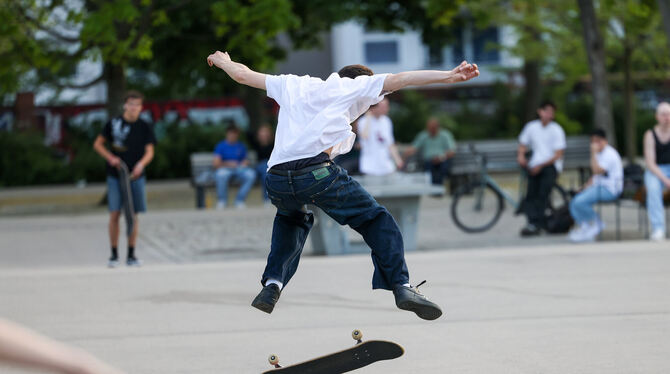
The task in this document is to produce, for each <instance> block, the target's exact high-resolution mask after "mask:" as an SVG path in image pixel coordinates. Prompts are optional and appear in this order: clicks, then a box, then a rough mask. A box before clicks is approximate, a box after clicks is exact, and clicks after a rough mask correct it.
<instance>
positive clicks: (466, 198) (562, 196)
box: [451, 145, 568, 233]
mask: <svg viewBox="0 0 670 374" xmlns="http://www.w3.org/2000/svg"><path fill="white" fill-rule="evenodd" d="M470 151H471V153H472V155H473V157H474V158H475V161H476V163H477V164H478V165H479V172H478V173H477V174H476V175H477V177H476V179H475V180H474V181H472V182H469V183H466V184H464V185H462V186H460V187H459V188H457V190H456V191H455V192H454V195H453V200H452V202H451V218H452V219H453V221H454V223H455V224H456V226H458V228H460V229H461V230H463V231H465V232H467V233H477V232H483V231H486V230H488V229H490V228H491V227H493V226H494V225H495V224H496V223H497V222H498V220H499V219H500V216H501V215H502V212H503V210H504V209H505V201H507V202H508V203H509V204H510V205H512V206H513V207H514V209H515V214H516V215H518V214H520V213H521V212H522V210H523V201H524V199H525V195H524V194H525V191H526V188H525V183H526V181H527V177H526V176H527V173H526V171H525V169H522V173H521V176H520V183H519V198H518V199H517V200H515V199H514V198H513V197H512V196H510V195H509V194H508V193H507V192H505V191H504V190H503V189H502V188H501V187H500V185H498V183H496V181H495V180H494V179H493V178H491V176H489V174H488V171H487V168H486V162H487V159H486V155H485V154H481V153H479V152H477V151H476V150H475V148H474V146H473V145H470ZM549 196H550V198H549V207H548V209H549V210H550V212H553V211H555V210H556V209H558V208H560V207H563V206H565V205H567V204H568V194H567V192H566V191H565V190H564V189H563V188H562V187H561V186H560V185H558V184H557V183H554V186H553V187H552V189H551V192H550V195H549Z"/></svg>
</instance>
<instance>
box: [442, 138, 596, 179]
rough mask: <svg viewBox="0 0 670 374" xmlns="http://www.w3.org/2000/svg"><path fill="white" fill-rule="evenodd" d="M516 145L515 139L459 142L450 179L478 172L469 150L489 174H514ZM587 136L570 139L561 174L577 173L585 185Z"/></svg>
mask: <svg viewBox="0 0 670 374" xmlns="http://www.w3.org/2000/svg"><path fill="white" fill-rule="evenodd" d="M518 147H519V142H518V141H517V140H516V139H501V140H472V141H467V140H464V141H460V142H459V143H458V146H457V149H456V154H455V155H454V157H453V158H452V161H451V176H452V177H454V176H455V177H458V176H464V175H473V174H477V173H478V172H479V167H480V166H479V163H478V159H477V158H476V157H475V155H474V154H473V153H472V149H474V150H475V151H476V152H478V153H480V154H482V155H484V156H485V157H486V168H487V170H488V171H489V172H493V173H495V172H514V171H518V170H519V164H518V163H517V161H516V156H517V149H518ZM590 152H591V150H590V146H589V137H588V136H569V137H567V138H566V148H565V152H564V155H563V169H564V170H578V171H579V173H580V181H581V182H584V181H585V178H586V172H587V171H588V169H589V167H590Z"/></svg>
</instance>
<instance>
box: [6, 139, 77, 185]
mask: <svg viewBox="0 0 670 374" xmlns="http://www.w3.org/2000/svg"><path fill="white" fill-rule="evenodd" d="M43 139H44V138H43V136H41V135H39V134H34V133H15V132H0V149H2V152H0V186H23V185H33V184H47V183H64V182H66V181H68V180H69V179H70V171H69V170H68V167H67V165H66V163H65V159H64V158H63V157H62V156H61V157H59V156H58V155H57V154H56V153H55V151H54V150H53V149H51V148H49V147H46V146H45V145H44V144H43Z"/></svg>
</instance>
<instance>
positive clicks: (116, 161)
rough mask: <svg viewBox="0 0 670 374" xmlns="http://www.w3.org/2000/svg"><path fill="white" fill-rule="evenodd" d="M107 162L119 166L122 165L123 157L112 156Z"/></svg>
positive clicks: (115, 166)
mask: <svg viewBox="0 0 670 374" xmlns="http://www.w3.org/2000/svg"><path fill="white" fill-rule="evenodd" d="M107 162H109V164H110V165H111V166H112V167H114V168H118V167H119V165H121V159H120V158H118V157H116V156H110V157H109V159H107Z"/></svg>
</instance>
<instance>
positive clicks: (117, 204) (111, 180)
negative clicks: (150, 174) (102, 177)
mask: <svg viewBox="0 0 670 374" xmlns="http://www.w3.org/2000/svg"><path fill="white" fill-rule="evenodd" d="M145 184H146V177H144V176H142V177H140V178H138V179H135V180H131V181H130V190H131V194H132V195H133V207H134V208H135V213H141V212H146V211H147V193H146V190H145V188H144V185H145ZM107 204H108V206H109V211H110V212H118V211H120V210H121V206H122V205H123V198H122V197H121V185H120V183H119V179H118V178H116V177H112V176H109V175H108V176H107Z"/></svg>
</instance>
